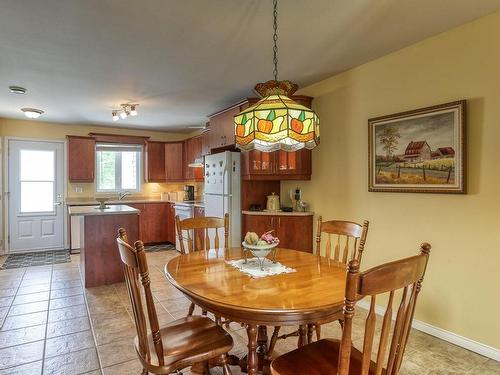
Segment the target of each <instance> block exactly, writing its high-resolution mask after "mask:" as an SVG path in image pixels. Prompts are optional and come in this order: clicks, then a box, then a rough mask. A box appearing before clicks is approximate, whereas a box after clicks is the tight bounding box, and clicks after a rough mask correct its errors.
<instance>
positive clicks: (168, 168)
mask: <svg viewBox="0 0 500 375" xmlns="http://www.w3.org/2000/svg"><path fill="white" fill-rule="evenodd" d="M165 177H166V181H167V182H175V181H183V180H184V142H166V143H165Z"/></svg>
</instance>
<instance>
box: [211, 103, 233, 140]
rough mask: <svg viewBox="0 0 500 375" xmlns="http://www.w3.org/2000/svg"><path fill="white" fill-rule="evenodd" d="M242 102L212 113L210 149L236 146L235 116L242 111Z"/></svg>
mask: <svg viewBox="0 0 500 375" xmlns="http://www.w3.org/2000/svg"><path fill="white" fill-rule="evenodd" d="M240 108H241V103H238V104H236V105H234V106H232V107H230V108H227V109H224V110H223V111H220V112H217V113H214V114H213V115H210V131H209V132H208V133H209V135H208V139H209V145H210V149H211V150H212V149H216V148H231V147H234V143H235V140H234V125H233V117H234V116H236V115H237V114H238V113H239V112H240Z"/></svg>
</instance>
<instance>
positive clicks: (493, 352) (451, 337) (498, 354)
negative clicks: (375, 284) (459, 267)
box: [357, 300, 500, 362]
mask: <svg viewBox="0 0 500 375" xmlns="http://www.w3.org/2000/svg"><path fill="white" fill-rule="evenodd" d="M357 306H359V307H361V308H363V309H366V310H369V309H370V302H368V301H366V300H364V301H359V302H358V303H357ZM375 313H376V314H377V315H384V313H385V308H383V307H382V306H378V305H377V306H375ZM393 319H395V316H393ZM412 327H413V328H415V329H416V330H419V331H421V332H424V333H427V334H428V335H431V336H434V337H437V338H439V339H441V340H444V341H447V342H449V343H452V344H454V345H457V346H460V347H462V348H464V349H467V350H470V351H472V352H474V353H477V354H481V355H483V356H485V357H488V358H491V359H494V360H495V361H499V362H500V350H499V349H496V348H493V347H492V346H488V345H485V344H482V343H480V342H477V341H474V340H471V339H468V338H467V337H464V336H460V335H457V334H456V333H453V332H450V331H447V330H445V329H442V328H438V327H435V326H433V325H431V324H428V323H425V322H422V321H421V320H417V319H414V320H413V323H412Z"/></svg>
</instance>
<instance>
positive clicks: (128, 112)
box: [111, 104, 139, 121]
mask: <svg viewBox="0 0 500 375" xmlns="http://www.w3.org/2000/svg"><path fill="white" fill-rule="evenodd" d="M138 106H139V104H120V109H113V110H112V111H111V116H112V118H113V121H117V120H119V119H120V118H121V119H122V120H125V119H126V118H127V117H128V116H137V107H138Z"/></svg>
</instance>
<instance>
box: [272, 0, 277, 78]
mask: <svg viewBox="0 0 500 375" xmlns="http://www.w3.org/2000/svg"><path fill="white" fill-rule="evenodd" d="M273 6H274V12H273V18H274V22H273V30H274V34H273V63H274V70H273V75H274V80H275V81H277V80H278V0H273Z"/></svg>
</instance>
